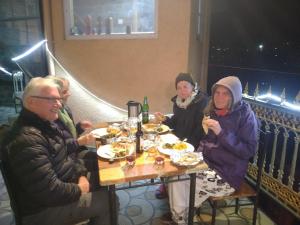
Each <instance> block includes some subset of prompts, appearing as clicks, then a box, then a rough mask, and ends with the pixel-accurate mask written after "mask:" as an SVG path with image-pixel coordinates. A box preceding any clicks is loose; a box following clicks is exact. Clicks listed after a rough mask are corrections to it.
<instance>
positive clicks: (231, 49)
mask: <svg viewBox="0 0 300 225" xmlns="http://www.w3.org/2000/svg"><path fill="white" fill-rule="evenodd" d="M208 74H209V77H210V80H209V81H208V87H210V85H212V84H213V83H214V82H215V81H217V80H218V79H219V78H221V77H223V76H224V75H232V74H233V75H237V76H238V77H239V78H240V79H241V80H242V83H243V85H245V83H246V82H250V86H251V87H250V89H254V88H255V86H256V84H259V85H260V86H261V87H262V88H261V89H262V90H264V91H265V90H266V89H268V88H269V86H272V90H273V92H276V93H277V94H280V93H281V91H282V90H283V88H286V89H287V94H288V95H289V97H290V98H291V99H293V98H294V97H295V96H296V95H297V93H298V91H299V90H300V88H299V87H300V0H212V12H211V24H210V52H209V69H208Z"/></svg>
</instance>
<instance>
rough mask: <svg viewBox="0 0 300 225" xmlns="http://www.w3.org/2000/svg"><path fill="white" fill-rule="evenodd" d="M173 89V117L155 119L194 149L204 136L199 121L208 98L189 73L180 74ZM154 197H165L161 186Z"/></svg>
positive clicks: (157, 117) (156, 117)
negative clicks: (174, 92) (174, 91)
mask: <svg viewBox="0 0 300 225" xmlns="http://www.w3.org/2000/svg"><path fill="white" fill-rule="evenodd" d="M175 88H176V92H177V95H176V96H174V97H173V98H172V99H171V101H172V102H173V116H172V117H166V116H164V115H163V114H162V113H160V112H156V113H155V114H154V115H155V119H156V120H157V121H159V122H162V123H163V124H165V125H167V126H169V127H170V128H171V129H173V133H174V134H175V135H176V136H177V137H178V138H179V139H181V140H183V139H186V140H187V142H188V143H190V144H192V145H193V146H194V147H195V149H196V148H197V147H198V145H199V142H200V140H201V138H202V137H203V134H204V133H203V129H202V126H201V121H202V118H203V109H204V108H205V106H206V105H207V102H208V97H207V95H206V94H205V93H203V92H201V91H200V90H198V89H197V88H196V85H195V82H194V80H193V78H192V76H191V75H190V74H189V73H180V74H179V75H178V76H177V77H176V80H175ZM155 195H156V197H157V198H159V199H160V198H164V197H166V196H167V193H166V190H165V188H164V186H163V185H161V186H160V187H159V189H157V191H156V193H155Z"/></svg>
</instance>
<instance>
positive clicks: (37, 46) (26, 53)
mask: <svg viewBox="0 0 300 225" xmlns="http://www.w3.org/2000/svg"><path fill="white" fill-rule="evenodd" d="M45 42H47V40H46V39H45V40H42V41H40V42H39V43H37V44H36V45H34V46H33V47H31V48H30V49H28V50H27V51H26V52H24V53H22V54H21V55H18V56H16V57H14V58H12V59H11V60H12V61H14V62H16V61H18V60H20V59H22V58H24V57H26V56H28V55H30V54H31V53H32V52H34V51H35V50H36V49H38V48H39V47H41V46H42V45H43V44H44V43H45Z"/></svg>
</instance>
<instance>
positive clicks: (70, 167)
mask: <svg viewBox="0 0 300 225" xmlns="http://www.w3.org/2000/svg"><path fill="white" fill-rule="evenodd" d="M2 151H3V153H4V154H3V157H4V160H6V161H7V162H8V169H9V177H10V179H11V183H13V184H14V185H13V186H14V189H15V190H14V191H16V192H17V202H18V204H19V205H20V206H21V207H20V208H21V214H22V215H23V216H24V215H30V214H35V213H38V212H40V211H42V210H43V209H45V208H47V207H51V206H60V205H65V204H68V203H71V202H74V201H76V200H78V199H79V197H80V195H81V191H80V189H79V186H78V185H77V184H76V183H77V182H78V178H79V177H80V176H82V175H86V169H85V167H84V166H83V165H82V164H81V163H80V161H74V160H72V159H71V158H70V157H68V154H67V150H66V145H65V141H64V139H63V137H62V134H61V133H60V131H59V130H58V129H57V128H56V126H55V124H53V123H50V122H48V121H44V120H42V119H40V118H39V117H38V116H37V115H36V114H34V113H32V112H30V111H28V110H26V109H25V108H24V109H23V110H22V112H21V113H20V116H19V118H18V119H17V121H16V122H15V124H14V125H13V127H12V130H11V131H10V132H9V133H8V136H7V138H6V140H5V141H4V145H3V148H2Z"/></svg>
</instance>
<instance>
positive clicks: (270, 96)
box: [243, 93, 300, 111]
mask: <svg viewBox="0 0 300 225" xmlns="http://www.w3.org/2000/svg"><path fill="white" fill-rule="evenodd" d="M243 97H245V98H249V99H254V100H256V101H261V102H264V103H268V101H269V100H273V101H275V102H278V105H280V106H282V107H285V108H288V109H291V110H295V111H300V105H297V104H293V103H290V102H288V101H283V102H282V99H281V98H280V97H278V96H276V95H273V94H270V93H268V94H263V95H259V96H257V97H256V98H254V97H252V96H249V95H246V94H243Z"/></svg>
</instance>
